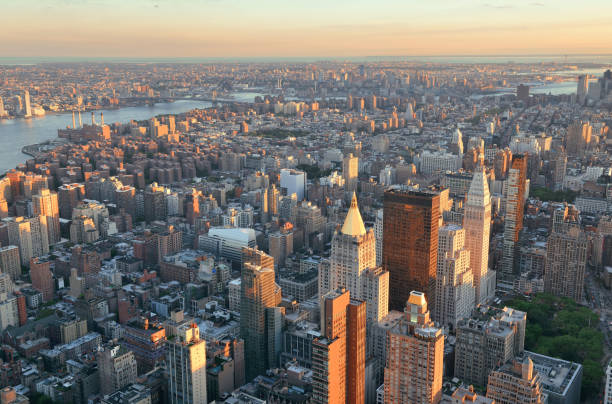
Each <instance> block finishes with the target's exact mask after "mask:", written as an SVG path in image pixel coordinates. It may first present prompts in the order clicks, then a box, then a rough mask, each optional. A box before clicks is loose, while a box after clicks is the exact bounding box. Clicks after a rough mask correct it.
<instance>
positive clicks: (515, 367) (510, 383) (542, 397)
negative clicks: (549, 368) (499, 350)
mask: <svg viewBox="0 0 612 404" xmlns="http://www.w3.org/2000/svg"><path fill="white" fill-rule="evenodd" d="M487 398H490V399H493V400H495V402H496V403H499V404H541V403H546V402H547V399H546V394H544V393H543V391H542V381H541V376H540V373H539V372H538V371H537V370H536V369H535V368H534V367H533V361H532V360H531V358H529V357H528V356H527V357H525V358H524V359H523V360H522V361H517V360H513V361H511V362H508V363H506V364H504V365H502V366H501V367H500V368H499V369H497V370H495V371H493V372H491V374H490V375H489V381H488V384H487Z"/></svg>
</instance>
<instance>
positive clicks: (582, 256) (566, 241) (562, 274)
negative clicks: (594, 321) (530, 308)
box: [544, 225, 589, 302]
mask: <svg viewBox="0 0 612 404" xmlns="http://www.w3.org/2000/svg"><path fill="white" fill-rule="evenodd" d="M558 227H559V228H558V229H556V230H555V229H553V231H552V233H551V234H550V236H549V237H548V243H547V245H546V270H545V271H544V291H545V292H547V293H551V294H553V295H555V296H562V297H569V298H571V299H574V300H575V301H577V302H581V301H582V294H583V288H584V273H585V270H586V263H587V250H588V244H589V241H588V238H587V236H586V235H585V233H584V232H583V231H582V230H581V229H580V228H579V227H578V226H563V225H561V226H558Z"/></svg>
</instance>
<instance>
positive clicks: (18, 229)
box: [8, 216, 49, 266]
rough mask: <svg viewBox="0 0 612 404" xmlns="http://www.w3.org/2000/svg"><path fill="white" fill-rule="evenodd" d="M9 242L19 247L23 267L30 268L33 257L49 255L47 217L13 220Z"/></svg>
mask: <svg viewBox="0 0 612 404" xmlns="http://www.w3.org/2000/svg"><path fill="white" fill-rule="evenodd" d="M8 236H9V242H10V243H11V244H12V245H16V246H18V247H19V256H20V257H21V265H25V266H29V265H30V259H31V258H32V257H40V256H42V255H45V254H48V253H49V239H48V234H47V217H46V216H38V217H32V218H24V217H21V216H20V217H16V218H12V219H11V220H10V221H9V224H8Z"/></svg>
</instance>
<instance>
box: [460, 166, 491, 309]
mask: <svg viewBox="0 0 612 404" xmlns="http://www.w3.org/2000/svg"><path fill="white" fill-rule="evenodd" d="M463 228H464V229H465V248H466V249H467V250H468V251H469V252H470V268H471V270H472V273H473V275H474V289H475V298H476V299H475V303H476V304H479V303H485V302H486V301H487V300H488V299H490V298H492V297H493V296H494V295H495V272H494V271H489V240H490V238H491V236H490V232H491V195H490V194H489V185H488V183H487V178H486V176H485V172H484V168H483V167H479V168H477V169H476V170H475V171H474V178H473V179H472V182H471V184H470V188H469V190H468V193H467V201H466V204H465V207H464V214H463Z"/></svg>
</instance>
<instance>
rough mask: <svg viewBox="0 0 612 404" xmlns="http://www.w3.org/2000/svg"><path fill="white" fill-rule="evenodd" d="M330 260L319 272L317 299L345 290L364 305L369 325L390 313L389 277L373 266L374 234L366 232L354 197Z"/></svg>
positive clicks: (374, 257)
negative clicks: (332, 292)
mask: <svg viewBox="0 0 612 404" xmlns="http://www.w3.org/2000/svg"><path fill="white" fill-rule="evenodd" d="M329 259H330V265H329V267H325V266H323V267H322V268H321V269H320V274H319V275H320V279H319V296H320V297H321V298H322V297H323V296H324V295H325V294H327V293H328V292H331V291H333V290H336V289H338V288H346V289H348V290H349V291H350V292H351V296H352V297H353V298H355V299H358V300H362V301H365V302H367V318H368V321H370V322H371V323H376V322H378V321H380V320H381V319H383V318H384V317H385V316H386V315H387V313H388V312H389V273H388V272H387V271H383V270H382V268H379V267H377V266H376V239H375V237H374V231H373V230H372V229H370V230H368V231H366V229H365V226H364V224H363V220H362V218H361V214H360V213H359V207H358V206H357V197H356V195H355V194H354V193H353V198H352V200H351V207H350V208H349V211H348V213H347V215H346V218H345V219H344V224H343V225H342V229H341V230H340V232H338V233H336V234H334V237H333V239H332V250H331V255H330V258H329Z"/></svg>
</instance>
